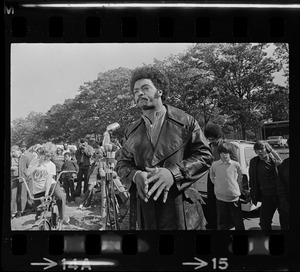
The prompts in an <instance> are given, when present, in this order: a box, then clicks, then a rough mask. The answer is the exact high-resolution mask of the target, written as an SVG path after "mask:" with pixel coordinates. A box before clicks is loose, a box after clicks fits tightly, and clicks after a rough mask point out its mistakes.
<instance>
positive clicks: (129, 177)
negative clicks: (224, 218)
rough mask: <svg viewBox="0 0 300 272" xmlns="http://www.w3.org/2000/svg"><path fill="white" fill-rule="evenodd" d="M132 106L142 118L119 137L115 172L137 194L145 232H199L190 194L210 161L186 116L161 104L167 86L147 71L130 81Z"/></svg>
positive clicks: (197, 207) (196, 201) (195, 200)
mask: <svg viewBox="0 0 300 272" xmlns="http://www.w3.org/2000/svg"><path fill="white" fill-rule="evenodd" d="M131 91H132V93H133V96H134V101H135V103H136V104H137V106H138V107H139V108H140V109H141V111H142V117H141V118H140V119H138V120H137V121H136V122H135V123H133V124H132V125H130V126H129V127H128V128H127V129H126V131H125V140H124V143H123V148H122V149H121V152H120V156H119V158H118V162H117V165H116V171H117V173H118V175H119V176H120V178H121V181H122V182H123V184H124V185H125V186H126V187H127V188H128V189H129V190H130V191H132V190H137V194H138V197H139V199H140V204H141V212H142V215H143V217H142V219H143V222H144V224H143V225H142V226H141V228H142V229H145V230H190V229H194V230H196V229H198V230H199V229H205V225H206V221H205V218H204V215H203V211H202V207H201V203H200V201H201V195H200V193H199V192H198V191H197V190H195V189H194V188H193V185H194V183H195V182H196V181H197V180H198V179H199V177H200V176H201V174H202V173H203V172H205V171H206V170H208V169H209V168H210V166H211V164H212V161H213V158H212V154H211V150H210V148H209V146H208V145H206V144H205V139H204V135H203V132H202V130H201V128H200V126H199V124H198V122H197V121H196V120H195V118H193V117H192V116H191V115H189V114H187V113H185V112H183V111H182V110H180V109H177V108H175V107H172V106H170V105H167V104H164V103H163V102H164V101H165V99H166V97H167V95H168V91H169V82H168V79H167V77H166V76H165V75H164V74H163V73H162V72H161V71H159V70H158V69H155V68H153V67H147V66H145V67H142V68H137V69H136V70H135V71H134V72H133V74H132V77H131Z"/></svg>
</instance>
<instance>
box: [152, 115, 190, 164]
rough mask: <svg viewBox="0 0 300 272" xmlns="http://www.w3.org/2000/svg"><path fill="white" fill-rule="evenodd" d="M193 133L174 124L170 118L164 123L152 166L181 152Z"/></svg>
mask: <svg viewBox="0 0 300 272" xmlns="http://www.w3.org/2000/svg"><path fill="white" fill-rule="evenodd" d="M190 134H191V132H189V131H188V130H187V129H185V128H184V127H183V126H180V125H179V124H177V123H175V122H173V121H172V120H171V119H169V118H168V117H167V118H166V120H165V121H164V123H163V125H162V128H161V131H160V134H159V137H158V141H157V145H156V147H155V150H154V154H153V159H152V165H153V166H154V165H157V164H159V163H160V162H161V161H163V160H164V159H165V158H167V157H169V156H171V155H172V154H173V153H175V152H176V151H177V150H179V149H180V148H181V147H182V146H183V145H184V144H185V143H186V141H188V139H189V138H190Z"/></svg>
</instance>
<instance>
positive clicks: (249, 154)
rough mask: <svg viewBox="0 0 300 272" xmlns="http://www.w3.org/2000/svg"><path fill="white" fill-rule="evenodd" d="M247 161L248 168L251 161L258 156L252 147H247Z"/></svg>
mask: <svg viewBox="0 0 300 272" xmlns="http://www.w3.org/2000/svg"><path fill="white" fill-rule="evenodd" d="M244 151H245V161H246V166H249V163H250V160H251V159H252V158H253V157H255V156H256V154H255V152H254V149H253V148H251V147H245V149H244Z"/></svg>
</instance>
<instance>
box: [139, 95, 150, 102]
mask: <svg viewBox="0 0 300 272" xmlns="http://www.w3.org/2000/svg"><path fill="white" fill-rule="evenodd" d="M141 100H145V101H148V98H147V97H146V96H140V97H139V98H138V101H137V103H139V102H140V101H141Z"/></svg>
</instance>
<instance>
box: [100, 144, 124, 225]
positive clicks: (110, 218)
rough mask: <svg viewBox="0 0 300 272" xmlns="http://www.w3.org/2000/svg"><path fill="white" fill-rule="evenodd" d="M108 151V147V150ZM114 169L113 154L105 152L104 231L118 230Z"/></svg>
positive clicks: (117, 205) (118, 208)
mask: <svg viewBox="0 0 300 272" xmlns="http://www.w3.org/2000/svg"><path fill="white" fill-rule="evenodd" d="M106 149H109V146H108V148H106ZM114 167H115V152H111V151H108V150H107V156H106V169H105V184H104V188H103V189H104V194H105V198H106V201H105V204H106V207H105V210H106V219H105V229H111V230H120V225H119V221H118V219H119V210H120V206H119V203H118V200H117V197H116V194H115V189H114V187H115V186H114V181H113V171H114Z"/></svg>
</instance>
